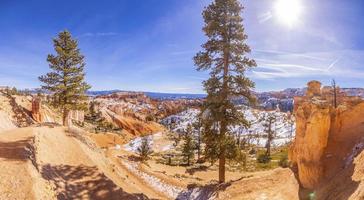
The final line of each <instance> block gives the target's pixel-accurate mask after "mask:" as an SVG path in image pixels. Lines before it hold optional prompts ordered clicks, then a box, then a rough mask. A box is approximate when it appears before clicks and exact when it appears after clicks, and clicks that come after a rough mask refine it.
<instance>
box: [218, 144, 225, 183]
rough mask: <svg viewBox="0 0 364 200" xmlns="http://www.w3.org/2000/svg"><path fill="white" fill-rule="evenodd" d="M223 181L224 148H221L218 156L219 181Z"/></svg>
mask: <svg viewBox="0 0 364 200" xmlns="http://www.w3.org/2000/svg"><path fill="white" fill-rule="evenodd" d="M224 182H225V149H221V152H220V157H219V183H224Z"/></svg>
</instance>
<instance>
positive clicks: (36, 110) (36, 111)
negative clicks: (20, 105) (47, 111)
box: [32, 97, 43, 123]
mask: <svg viewBox="0 0 364 200" xmlns="http://www.w3.org/2000/svg"><path fill="white" fill-rule="evenodd" d="M40 109H41V99H40V98H36V97H35V98H33V100H32V118H33V119H34V121H36V122H38V123H40V122H42V120H43V118H42V114H41V111H40Z"/></svg>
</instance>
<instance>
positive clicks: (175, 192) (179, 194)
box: [121, 160, 190, 200]
mask: <svg viewBox="0 0 364 200" xmlns="http://www.w3.org/2000/svg"><path fill="white" fill-rule="evenodd" d="M121 163H122V164H123V165H124V166H125V167H126V168H127V169H128V170H129V171H130V172H131V173H132V174H134V175H135V176H137V177H139V178H141V179H142V180H143V181H144V182H146V183H147V184H149V186H151V187H152V188H153V189H154V190H156V191H158V192H160V193H162V194H165V195H167V196H168V197H170V198H173V199H177V198H178V199H179V200H185V199H186V200H187V199H190V198H188V192H186V191H185V190H184V189H183V188H181V187H177V186H173V185H170V184H168V183H166V182H164V181H163V180H161V179H160V178H157V177H155V176H152V175H149V174H147V173H145V172H142V171H141V170H139V169H138V164H137V163H135V162H132V161H130V162H125V161H124V160H121Z"/></svg>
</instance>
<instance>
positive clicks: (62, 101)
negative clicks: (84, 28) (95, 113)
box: [39, 30, 90, 125]
mask: <svg viewBox="0 0 364 200" xmlns="http://www.w3.org/2000/svg"><path fill="white" fill-rule="evenodd" d="M53 42H54V49H55V51H56V55H52V54H50V55H48V58H47V61H48V63H49V67H50V69H51V72H49V73H47V74H46V75H43V76H40V77H39V80H40V81H41V82H43V83H44V85H42V88H43V89H45V90H48V91H49V92H51V93H52V95H53V98H52V99H53V104H54V105H55V106H57V107H58V108H60V109H61V110H62V114H63V125H68V124H67V123H68V122H67V119H68V115H69V112H70V111H71V110H85V109H87V104H86V100H87V96H86V94H85V93H86V91H87V90H88V89H90V85H88V84H87V83H86V82H85V72H84V68H85V62H84V56H83V55H81V53H80V49H78V43H77V41H76V40H75V39H73V38H72V36H71V34H70V32H68V31H66V30H65V31H62V32H60V33H59V34H58V37H57V38H55V39H53Z"/></svg>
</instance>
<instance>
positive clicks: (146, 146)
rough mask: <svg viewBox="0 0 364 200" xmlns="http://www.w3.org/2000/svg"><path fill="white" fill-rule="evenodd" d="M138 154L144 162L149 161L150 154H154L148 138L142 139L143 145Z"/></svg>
mask: <svg viewBox="0 0 364 200" xmlns="http://www.w3.org/2000/svg"><path fill="white" fill-rule="evenodd" d="M137 153H138V154H139V157H140V159H141V160H142V161H145V160H148V159H149V156H150V154H152V153H153V151H152V147H151V145H150V142H149V139H148V137H144V138H143V139H142V143H141V144H140V146H139V147H138V149H137Z"/></svg>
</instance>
